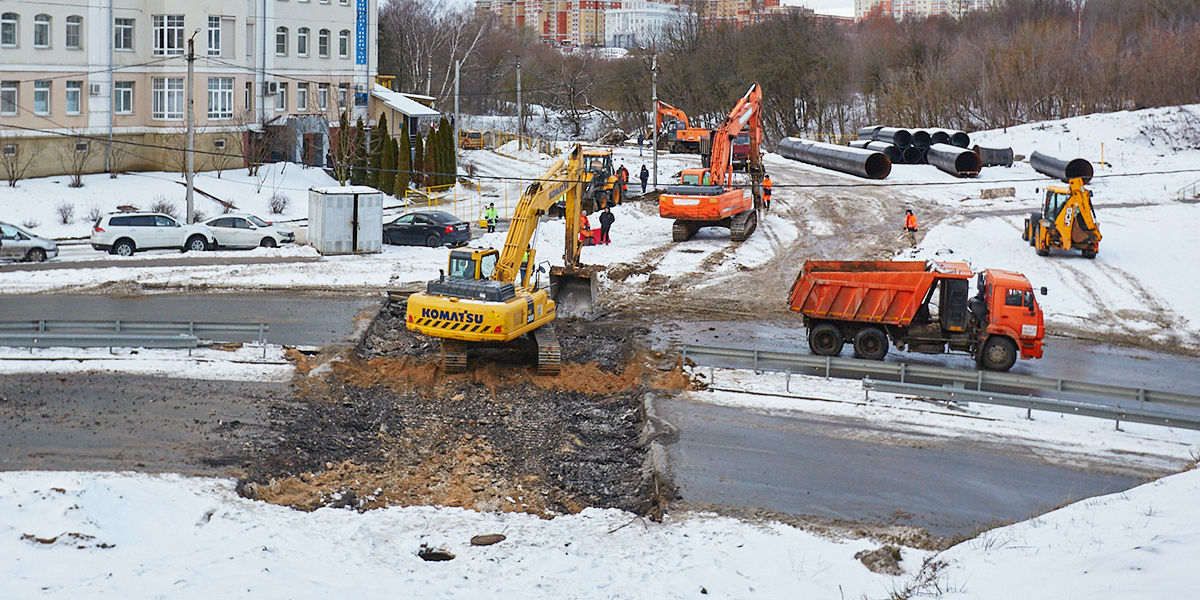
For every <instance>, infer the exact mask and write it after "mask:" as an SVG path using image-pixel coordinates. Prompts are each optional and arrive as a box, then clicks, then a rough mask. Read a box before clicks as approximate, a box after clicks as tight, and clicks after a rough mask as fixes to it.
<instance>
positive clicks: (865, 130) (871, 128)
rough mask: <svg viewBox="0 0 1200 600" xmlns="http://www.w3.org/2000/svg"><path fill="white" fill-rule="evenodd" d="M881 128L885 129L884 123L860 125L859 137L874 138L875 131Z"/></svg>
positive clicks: (863, 138)
mask: <svg viewBox="0 0 1200 600" xmlns="http://www.w3.org/2000/svg"><path fill="white" fill-rule="evenodd" d="M880 129H883V125H868V126H866V127H859V128H858V139H860V140H873V139H875V132H876V131H879V130H880Z"/></svg>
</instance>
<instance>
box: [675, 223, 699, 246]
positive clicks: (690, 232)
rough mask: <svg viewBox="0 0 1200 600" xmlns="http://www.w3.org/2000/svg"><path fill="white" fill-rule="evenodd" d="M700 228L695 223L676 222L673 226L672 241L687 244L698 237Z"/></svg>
mask: <svg viewBox="0 0 1200 600" xmlns="http://www.w3.org/2000/svg"><path fill="white" fill-rule="evenodd" d="M699 230H700V227H699V226H697V224H696V223H695V222H693V221H683V220H680V219H676V220H675V224H674V225H672V226H671V241H673V242H686V241H688V240H690V239H692V236H694V235H696V232H697V231H699Z"/></svg>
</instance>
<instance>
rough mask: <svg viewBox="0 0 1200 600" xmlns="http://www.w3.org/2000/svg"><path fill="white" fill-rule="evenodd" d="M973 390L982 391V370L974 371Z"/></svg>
mask: <svg viewBox="0 0 1200 600" xmlns="http://www.w3.org/2000/svg"><path fill="white" fill-rule="evenodd" d="M975 391H977V392H982V391H983V371H976V372H975Z"/></svg>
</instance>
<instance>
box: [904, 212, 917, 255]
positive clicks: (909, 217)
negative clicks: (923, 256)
mask: <svg viewBox="0 0 1200 600" xmlns="http://www.w3.org/2000/svg"><path fill="white" fill-rule="evenodd" d="M904 231H905V233H906V234H907V235H908V245H909V246H911V247H913V248H916V247H917V217H916V216H915V215H913V211H912V209H905V211H904Z"/></svg>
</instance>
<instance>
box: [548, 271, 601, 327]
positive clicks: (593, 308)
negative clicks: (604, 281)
mask: <svg viewBox="0 0 1200 600" xmlns="http://www.w3.org/2000/svg"><path fill="white" fill-rule="evenodd" d="M600 270H601V269H600V268H597V267H584V268H582V269H573V270H568V269H564V268H563V267H554V268H552V269H550V286H551V287H550V290H551V291H550V296H551V298H552V299H553V300H554V302H555V304H556V305H557V306H556V308H555V310H556V311H557V312H558V316H559V317H562V318H566V319H576V318H578V319H593V318H595V317H596V316H597V315H598V314H599V310H598V305H597V298H598V297H599V292H598V290H599V284H598V282H597V277H596V276H597V274H598V273H599V272H600Z"/></svg>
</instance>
